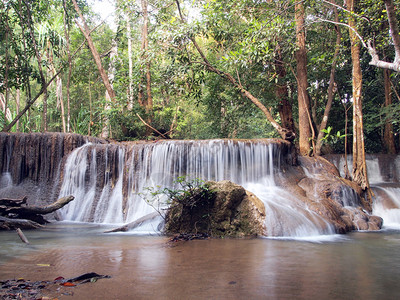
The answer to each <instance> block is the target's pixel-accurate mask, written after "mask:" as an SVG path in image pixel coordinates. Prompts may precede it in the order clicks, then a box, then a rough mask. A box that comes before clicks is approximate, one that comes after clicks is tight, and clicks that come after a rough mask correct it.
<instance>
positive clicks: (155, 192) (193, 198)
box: [140, 176, 215, 217]
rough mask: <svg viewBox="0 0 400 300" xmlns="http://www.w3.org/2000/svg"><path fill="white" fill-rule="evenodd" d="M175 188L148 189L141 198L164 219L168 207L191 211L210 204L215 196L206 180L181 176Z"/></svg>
mask: <svg viewBox="0 0 400 300" xmlns="http://www.w3.org/2000/svg"><path fill="white" fill-rule="evenodd" d="M173 186H174V187H175V188H167V187H163V188H162V187H160V186H156V187H147V188H145V192H144V193H141V194H140V196H141V197H142V198H143V199H145V201H146V202H147V203H148V204H149V205H150V206H151V207H153V208H154V209H155V210H156V211H157V212H158V213H159V214H160V215H161V216H163V217H164V214H163V213H162V210H164V209H165V208H166V207H167V206H168V207H169V208H170V209H171V208H179V209H180V210H186V209H187V210H189V211H191V210H192V209H194V208H196V207H197V206H201V205H203V204H204V203H208V202H209V201H210V200H212V199H213V198H214V194H215V192H214V191H213V190H211V189H210V188H209V186H208V184H206V183H205V182H204V180H201V179H198V178H195V179H189V178H187V177H186V176H180V177H178V178H176V180H174V182H173Z"/></svg>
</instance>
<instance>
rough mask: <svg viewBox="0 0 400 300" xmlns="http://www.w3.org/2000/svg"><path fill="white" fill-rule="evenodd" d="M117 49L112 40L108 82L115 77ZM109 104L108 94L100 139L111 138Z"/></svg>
mask: <svg viewBox="0 0 400 300" xmlns="http://www.w3.org/2000/svg"><path fill="white" fill-rule="evenodd" d="M117 47H118V46H117V42H116V40H113V41H112V48H111V51H110V66H109V68H108V79H109V81H110V82H113V80H114V76H115V62H116V59H117V54H118V48H117ZM111 87H112V84H111ZM111 104H112V99H111V98H110V97H109V94H108V93H106V104H105V106H104V110H105V117H104V126H103V129H102V133H101V137H102V138H105V139H106V138H110V137H112V132H111V125H110V119H109V117H108V116H107V112H109V111H110V110H111Z"/></svg>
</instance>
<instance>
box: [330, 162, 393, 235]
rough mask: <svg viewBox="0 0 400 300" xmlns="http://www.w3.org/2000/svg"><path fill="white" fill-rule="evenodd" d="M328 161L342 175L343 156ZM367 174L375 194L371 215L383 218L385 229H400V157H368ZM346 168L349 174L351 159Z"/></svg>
mask: <svg viewBox="0 0 400 300" xmlns="http://www.w3.org/2000/svg"><path fill="white" fill-rule="evenodd" d="M328 159H330V160H331V161H332V162H333V163H334V164H335V165H336V166H337V168H338V170H339V171H340V172H341V175H342V176H343V175H344V172H343V170H344V165H345V160H344V157H343V156H338V155H336V156H331V157H329V158H328ZM366 162H367V172H368V178H369V182H370V185H371V188H372V190H373V192H374V194H375V197H374V200H373V205H372V213H373V214H374V215H377V216H380V217H382V218H383V225H384V226H385V227H394V228H399V227H400V156H395V155H384V156H383V155H368V156H367V159H366ZM348 166H349V169H350V173H351V167H352V157H351V156H349V160H348Z"/></svg>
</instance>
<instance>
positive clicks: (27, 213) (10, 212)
mask: <svg viewBox="0 0 400 300" xmlns="http://www.w3.org/2000/svg"><path fill="white" fill-rule="evenodd" d="M26 200H27V197H24V198H22V199H0V229H6V230H10V229H17V228H23V229H35V228H40V227H41V224H46V223H48V222H47V221H46V220H45V219H44V218H43V215H47V214H49V213H52V212H54V211H56V210H58V209H60V208H62V207H63V206H65V205H66V204H68V203H69V202H71V201H72V200H74V197H73V196H67V197H63V198H60V199H58V200H57V201H55V202H53V203H51V204H49V205H46V206H26V205H24V204H26ZM23 205H24V206H23Z"/></svg>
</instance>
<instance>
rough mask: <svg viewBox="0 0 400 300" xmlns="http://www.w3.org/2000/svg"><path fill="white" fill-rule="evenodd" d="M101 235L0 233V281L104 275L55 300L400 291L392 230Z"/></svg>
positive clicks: (94, 231)
mask: <svg viewBox="0 0 400 300" xmlns="http://www.w3.org/2000/svg"><path fill="white" fill-rule="evenodd" d="M106 229H107V227H105V226H99V225H95V224H82V223H63V222H61V223H54V224H50V225H47V226H46V227H45V228H44V229H41V230H35V231H26V232H25V235H26V236H27V238H28V239H29V241H30V245H26V244H23V243H22V242H21V241H20V240H19V237H18V236H17V234H16V233H15V232H4V231H3V232H0V241H1V244H0V280H2V279H11V278H20V277H23V278H25V279H29V280H53V279H54V278H56V277H58V276H63V277H65V278H70V277H75V276H78V275H81V274H83V273H87V272H97V273H99V274H103V275H110V276H111V278H110V279H100V280H99V281H97V282H95V283H87V284H82V285H79V286H77V287H74V288H69V290H68V291H67V293H68V294H69V295H60V293H61V292H60V291H59V292H58V293H59V294H58V295H57V297H58V298H59V299H71V298H73V299H398V295H399V293H400V285H399V282H400V256H399V254H398V250H399V247H400V231H399V230H394V229H391V230H390V229H384V230H381V231H378V232H354V233H350V234H347V235H329V236H320V237H315V238H312V237H311V238H310V237H309V238H307V239H304V240H299V239H297V240H296V239H268V238H253V239H209V240H196V241H190V242H178V243H169V242H168V238H166V237H163V236H157V235H155V236H150V235H133V234H105V233H103V231H104V230H106ZM64 291H65V288H64ZM49 292H50V291H49ZM72 294H73V297H71V295H72Z"/></svg>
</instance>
